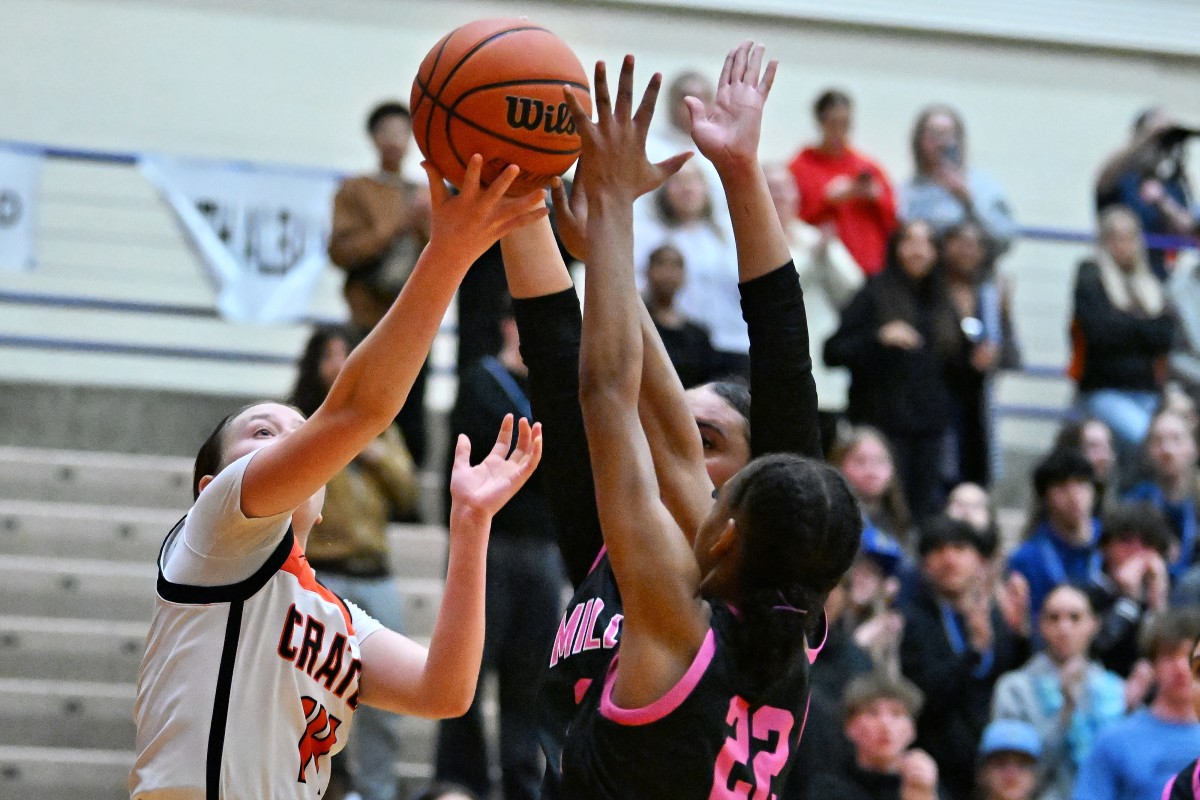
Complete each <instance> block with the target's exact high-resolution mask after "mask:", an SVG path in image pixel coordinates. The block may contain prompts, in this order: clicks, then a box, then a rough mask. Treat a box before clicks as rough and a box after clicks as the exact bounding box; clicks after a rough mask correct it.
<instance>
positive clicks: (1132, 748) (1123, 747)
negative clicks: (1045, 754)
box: [1073, 609, 1200, 800]
mask: <svg viewBox="0 0 1200 800" xmlns="http://www.w3.org/2000/svg"><path fill="white" fill-rule="evenodd" d="M1198 635H1200V610H1197V609H1176V610H1172V611H1168V612H1167V613H1165V614H1163V615H1162V616H1160V617H1157V618H1156V619H1155V620H1154V621H1153V622H1152V623H1151V624H1150V626H1149V627H1148V628H1147V629H1146V631H1145V633H1144V634H1143V638H1142V644H1143V650H1144V652H1145V654H1146V656H1147V657H1148V658H1149V659H1150V660H1151V663H1152V665H1153V667H1154V677H1155V682H1156V684H1157V686H1158V694H1157V695H1155V698H1154V701H1153V702H1152V703H1151V704H1150V705H1149V706H1147V707H1146V708H1143V709H1141V710H1139V711H1136V712H1134V713H1133V714H1131V715H1130V716H1129V717H1127V718H1126V719H1124V720H1121V721H1120V722H1116V723H1114V724H1113V725H1111V726H1110V727H1109V728H1108V729H1107V730H1105V731H1104V732H1103V733H1101V734H1100V736H1099V737H1098V738H1097V739H1096V743H1095V746H1094V747H1093V748H1092V752H1091V755H1089V756H1088V758H1087V759H1086V760H1085V761H1084V762H1083V766H1082V767H1081V768H1080V770H1079V776H1078V778H1077V779H1076V781H1075V793H1074V795H1073V796H1074V800H1157V798H1160V797H1163V796H1164V795H1163V790H1164V787H1166V785H1167V783H1168V781H1170V780H1171V779H1172V776H1174V775H1175V774H1176V773H1177V772H1179V771H1180V770H1182V769H1183V768H1184V767H1185V766H1186V765H1187V764H1188V762H1189V761H1191V760H1192V759H1194V758H1195V757H1196V754H1197V753H1200V721H1197V717H1196V707H1195V704H1194V702H1193V696H1194V694H1195V693H1196V691H1197V689H1198V688H1200V687H1198V686H1197V680H1196V678H1195V676H1193V674H1192V670H1191V664H1190V659H1191V655H1192V653H1193V652H1194V651H1195V643H1196V639H1197V636H1198Z"/></svg>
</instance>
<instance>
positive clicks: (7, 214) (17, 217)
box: [0, 146, 43, 270]
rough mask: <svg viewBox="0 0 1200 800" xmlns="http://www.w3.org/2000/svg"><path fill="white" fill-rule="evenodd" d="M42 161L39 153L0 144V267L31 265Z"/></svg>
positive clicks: (29, 267) (27, 266) (24, 266)
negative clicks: (9, 147) (35, 211)
mask: <svg viewBox="0 0 1200 800" xmlns="http://www.w3.org/2000/svg"><path fill="white" fill-rule="evenodd" d="M42 161H43V158H42V156H41V155H40V154H35V153H31V152H27V151H24V150H13V149H8V148H5V147H2V146H0V269H8V270H27V269H33V266H34V261H35V258H34V249H33V232H34V223H35V219H34V210H35V208H36V207H37V195H38V185H39V183H40V181H41V176H42Z"/></svg>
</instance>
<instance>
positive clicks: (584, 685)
mask: <svg viewBox="0 0 1200 800" xmlns="http://www.w3.org/2000/svg"><path fill="white" fill-rule="evenodd" d="M590 688H592V679H591V678H580V679H579V680H577V681H575V705H579V704H580V703H582V702H583V696H584V695H585V694H587V690H588V689H590Z"/></svg>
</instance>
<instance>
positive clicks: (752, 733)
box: [708, 695, 796, 800]
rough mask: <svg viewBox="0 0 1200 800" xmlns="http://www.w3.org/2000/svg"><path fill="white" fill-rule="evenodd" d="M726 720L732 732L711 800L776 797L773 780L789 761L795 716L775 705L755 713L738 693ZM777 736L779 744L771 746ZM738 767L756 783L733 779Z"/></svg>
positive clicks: (721, 756)
mask: <svg viewBox="0 0 1200 800" xmlns="http://www.w3.org/2000/svg"><path fill="white" fill-rule="evenodd" d="M725 722H726V723H728V724H729V726H730V727H731V728H732V731H731V735H730V736H729V738H728V739H726V740H725V746H724V747H722V748H721V752H720V753H719V754H718V755H717V763H716V766H715V768H714V770H713V787H712V792H711V793H710V794H709V796H708V800H774V797H775V795H773V794H771V781H772V780H773V779H774V778H775V776H776V775H778V774H779V773H780V772H781V771H782V770H783V767H784V765H785V764H787V760H788V751H789V745H788V736H789V734H791V732H792V726H793V725H795V723H796V719H795V717H793V716H792V714H791V712H788V711H784V710H783V709H782V708H775V707H774V706H762V707H760V708H758V709H755V711H754V713H753V714H752V713H751V712H750V704H749V703H747V702H746V701H745V700H743V699H742V698H741V697H738V696H736V695H735V696H734V698H733V699H732V700H731V701H730V702H729V714H728V715H727V716H726V717H725ZM773 737H774V738H775V746H774V748H773V749H767V748H768V747H769V746H770V743H771V739H772V738H773ZM735 770H736V771H737V772H738V773H741V775H742V776H744V777H748V778H752V780H753V781H754V782H753V783H747V782H746V781H745V780H742V779H740V778H736V779H733V780H731V778H733V773H734V772H735Z"/></svg>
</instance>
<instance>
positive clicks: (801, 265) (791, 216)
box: [764, 164, 882, 453]
mask: <svg viewBox="0 0 1200 800" xmlns="http://www.w3.org/2000/svg"><path fill="white" fill-rule="evenodd" d="M764 171H765V172H766V176H767V186H768V187H769V188H770V190H771V200H772V201H773V202H774V204H775V213H776V214H777V215H778V217H779V222H780V224H781V225H783V231H784V234H785V235H786V236H787V238H788V248H789V250H790V251H791V254H792V261H793V262H794V263H795V265H796V271H797V272H798V273H799V274H800V288H801V289H803V290H804V313H805V316H806V317H807V318H808V336H809V342H810V344H811V349H812V361H813V380H815V381H816V382H817V402H818V403H819V404H820V412H819V413H820V415H821V438H822V442H821V444H822V446H823V448H824V450H825V452H826V453H828V452H829V451H830V449H831V447H832V445H833V441H834V438H835V436H836V433H837V420H838V419H839V418H840V417H841V414H842V413H843V412H845V410H846V390H847V389H848V388H849V386H850V376H849V375H847V374H846V371H845V370H844V369H837V368H833V367H829V366H826V364H825V356H824V354H823V353H822V352H821V345H822V343H824V341H825V340H826V339H828V338H829V337H830V336H832V335H833V332H834V331H836V330H837V326H838V315H839V314H840V313H841V310H842V309H843V308H845V307H846V304H847V303H849V302H850V301H851V300H852V299H853V298H854V295H855V294H856V293H857V292H858V290H859V289H861V288H862V285H863V274H862V271H861V270H860V269H859V268H858V265H857V264H856V263H855V262H854V257H853V256H851V255H850V252H849V251H848V250H847V249H846V246H845V245H844V244H842V242H841V240H840V239H839V238H838V237H837V235H835V234H834V233H831V232H830V230H829V229H828V228H815V227H813V226H811V225H809V224H808V223H806V222H802V221H800V220H799V219H797V217H796V209H797V206H798V203H799V195H798V194H797V193H796V182H795V181H794V180H793V179H792V176H791V175H790V174H789V173H788V171H787V169H786V168H785V167H784V166H783V165H782V164H773V165H768V166H767V167H766V168H765V170H764ZM881 252H882V248H881Z"/></svg>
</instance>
